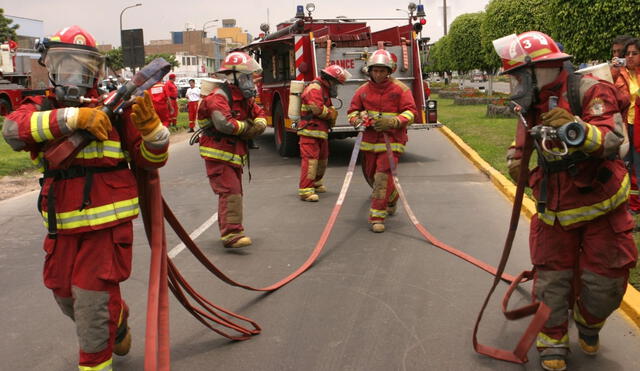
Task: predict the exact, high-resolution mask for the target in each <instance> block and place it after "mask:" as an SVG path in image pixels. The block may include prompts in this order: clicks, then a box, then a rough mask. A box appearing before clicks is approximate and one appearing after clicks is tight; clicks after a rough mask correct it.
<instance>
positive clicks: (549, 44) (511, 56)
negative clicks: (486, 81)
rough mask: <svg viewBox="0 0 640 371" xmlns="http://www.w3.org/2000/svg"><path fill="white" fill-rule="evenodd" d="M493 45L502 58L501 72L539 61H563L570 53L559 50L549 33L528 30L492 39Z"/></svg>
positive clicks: (511, 70) (569, 56)
mask: <svg viewBox="0 0 640 371" xmlns="http://www.w3.org/2000/svg"><path fill="white" fill-rule="evenodd" d="M493 47H494V49H495V50H496V52H497V53H498V55H499V56H500V59H501V60H502V68H503V72H502V73H509V72H513V71H514V70H516V69H518V68H520V67H523V66H527V65H532V64H536V63H540V62H550V61H563V60H566V59H569V58H571V55H569V54H566V53H563V52H562V51H560V48H559V47H558V44H556V42H555V41H553V39H552V38H551V37H549V35H547V34H545V33H542V32H538V31H528V32H525V33H522V34H520V35H518V36H516V35H515V34H512V35H509V36H505V37H503V38H500V39H497V40H493Z"/></svg>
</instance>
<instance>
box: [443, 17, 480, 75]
mask: <svg viewBox="0 0 640 371" xmlns="http://www.w3.org/2000/svg"><path fill="white" fill-rule="evenodd" d="M484 19H485V13H484V12H478V13H466V14H462V15H460V16H458V17H457V18H456V19H455V20H454V21H453V22H452V23H451V28H450V29H449V35H448V37H449V38H450V39H451V40H450V46H449V47H450V48H451V51H452V53H451V57H452V58H451V62H452V68H451V69H454V70H458V71H460V72H462V73H465V72H469V71H471V70H474V69H481V70H486V69H487V63H486V61H485V60H486V59H485V58H484V51H483V50H482V45H481V43H480V28H481V26H482V23H483V22H484Z"/></svg>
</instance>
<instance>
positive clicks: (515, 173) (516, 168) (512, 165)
mask: <svg viewBox="0 0 640 371" xmlns="http://www.w3.org/2000/svg"><path fill="white" fill-rule="evenodd" d="M515 155H516V149H515V148H513V147H511V148H509V150H508V151H507V168H508V169H509V175H510V176H511V179H513V180H514V181H515V182H516V183H518V177H519V176H520V163H521V161H520V159H515V158H513V157H514V156H515Z"/></svg>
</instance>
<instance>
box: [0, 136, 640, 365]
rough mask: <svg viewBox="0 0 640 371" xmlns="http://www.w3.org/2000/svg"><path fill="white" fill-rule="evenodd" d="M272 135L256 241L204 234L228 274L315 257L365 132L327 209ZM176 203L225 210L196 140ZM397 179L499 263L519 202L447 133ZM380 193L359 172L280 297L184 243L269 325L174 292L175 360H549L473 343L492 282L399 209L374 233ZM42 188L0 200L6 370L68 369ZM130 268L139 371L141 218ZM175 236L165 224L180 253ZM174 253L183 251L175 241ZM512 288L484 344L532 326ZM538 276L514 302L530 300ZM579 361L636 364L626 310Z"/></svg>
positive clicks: (435, 222)
mask: <svg viewBox="0 0 640 371" xmlns="http://www.w3.org/2000/svg"><path fill="white" fill-rule="evenodd" d="M272 141H273V134H272V133H271V132H268V133H267V134H265V135H264V136H263V137H261V138H259V140H258V141H257V142H258V144H259V145H260V146H261V148H260V149H259V150H254V151H252V157H251V174H252V181H251V182H250V183H249V182H247V179H246V178H247V177H245V185H244V186H245V193H246V197H245V202H244V211H245V213H244V214H245V220H246V222H245V226H246V228H247V231H248V234H249V235H250V236H251V237H252V238H253V239H254V245H253V246H251V247H250V248H248V249H246V250H243V251H229V250H225V249H223V248H222V247H221V244H220V242H219V240H218V238H219V232H218V230H217V226H215V224H214V226H213V227H212V228H208V229H207V230H206V231H205V232H204V233H203V234H202V235H200V236H199V237H198V238H197V240H196V242H197V243H198V244H199V245H200V247H201V248H202V249H203V250H204V251H205V252H206V254H207V255H208V256H209V257H210V259H212V260H213V261H214V262H215V263H216V264H218V265H219V267H220V268H222V269H223V270H224V271H225V272H226V273H227V274H228V275H230V276H231V277H232V278H234V279H236V280H238V281H240V282H243V283H247V284H250V285H254V286H259V287H263V286H266V285H269V284H272V283H274V282H276V281H277V280H279V279H280V278H282V277H284V276H286V275H288V274H289V273H290V272H292V271H293V270H294V269H295V268H297V267H298V266H299V265H300V264H301V263H302V262H303V261H304V260H305V259H306V258H307V256H308V254H309V253H310V251H311V250H312V248H313V246H314V245H315V243H316V241H317V239H318V238H319V236H320V233H321V231H322V228H323V226H324V224H325V222H326V220H327V217H328V216H329V214H330V212H331V209H332V207H333V205H334V202H335V201H336V198H337V193H338V191H339V188H340V186H341V184H342V180H343V176H344V174H345V171H346V166H347V163H348V160H349V155H350V152H351V148H352V146H353V140H341V141H334V142H332V143H331V153H332V155H331V156H332V158H331V161H330V164H329V168H328V171H327V178H326V184H327V187H328V188H329V192H328V193H326V194H323V195H322V198H321V200H320V202H319V203H303V202H300V201H299V200H298V199H297V196H296V191H297V179H298V173H299V160H298V159H293V158H280V157H279V156H277V154H276V152H275V149H274V147H273V144H272ZM161 176H162V187H163V191H164V194H165V197H166V199H167V201H168V203H169V204H170V205H171V207H172V208H173V209H174V211H175V212H176V214H177V216H178V218H179V219H180V220H181V222H182V223H183V225H185V226H186V228H187V230H188V231H189V232H191V231H193V230H196V229H197V228H198V227H199V226H201V225H202V224H203V223H205V221H207V220H208V219H210V218H211V217H212V216H214V214H215V211H216V202H217V200H216V198H215V197H214V196H213V193H212V192H211V190H210V188H209V185H208V182H207V179H206V177H205V175H204V166H203V163H202V160H201V159H199V157H198V155H197V149H196V148H194V147H189V146H188V144H187V143H186V142H180V143H176V144H174V145H172V149H171V155H170V160H169V163H168V165H167V166H166V167H165V168H163V169H162V172H161ZM400 180H401V182H402V184H403V186H404V189H405V191H406V193H407V197H408V199H409V202H410V203H411V205H412V207H413V208H414V211H415V212H416V214H417V217H418V219H420V220H421V221H422V223H423V224H424V225H425V226H426V227H427V228H428V229H429V230H430V231H431V233H433V234H434V235H435V236H437V237H438V238H439V239H441V240H442V241H444V242H446V243H449V244H451V245H453V246H455V247H457V248H459V249H461V250H463V251H465V252H467V253H469V254H471V255H473V256H475V257H477V258H479V259H481V260H484V261H486V262H488V263H491V264H497V261H498V259H499V254H500V250H501V248H502V245H503V240H504V237H505V235H506V232H507V223H508V219H509V213H510V207H511V205H510V203H509V201H508V200H507V199H506V198H505V197H504V196H503V195H502V194H500V193H499V192H498V191H497V190H496V189H495V188H494V186H493V185H492V184H491V183H490V182H489V181H488V179H487V178H486V177H485V176H484V175H483V174H482V173H480V172H479V171H478V170H477V169H476V168H475V167H473V166H472V165H471V163H470V162H468V160H466V159H465V158H464V157H463V156H462V155H461V154H460V153H459V152H458V151H457V150H456V149H455V147H453V146H452V145H451V144H450V143H449V142H448V140H447V139H446V138H445V137H444V136H443V135H442V134H441V133H440V132H438V131H433V130H432V131H428V132H424V131H420V132H411V133H410V141H409V144H408V146H407V153H406V154H405V155H404V156H403V158H402V162H401V165H400ZM369 194H370V189H369V187H368V186H367V185H366V183H365V182H364V180H363V178H362V177H361V176H360V173H359V171H358V172H356V176H355V177H354V180H353V183H352V186H351V189H350V190H349V193H348V195H347V198H346V201H345V203H344V206H343V210H342V213H341V214H340V216H339V218H338V222H337V224H336V227H335V230H334V231H333V234H332V235H331V237H330V239H329V241H328V243H327V246H326V248H325V250H324V251H323V253H322V254H321V256H320V258H319V261H318V262H317V263H316V264H315V265H314V266H313V267H312V268H311V269H310V270H309V271H308V272H306V273H305V274H303V275H302V276H301V277H299V278H298V279H296V280H295V281H293V282H292V283H290V284H289V285H287V286H285V287H283V288H282V289H280V290H279V291H277V292H274V293H271V294H259V293H255V292H249V291H245V290H242V289H239V288H233V287H230V286H227V285H225V284H223V283H222V282H221V281H219V280H218V279H216V278H215V277H213V276H212V275H211V274H209V273H207V272H206V271H205V270H204V269H203V268H202V267H201V266H200V265H199V263H198V262H196V261H195V259H194V258H193V257H191V256H190V254H189V253H188V252H187V251H182V252H180V253H179V254H177V256H175V258H174V259H173V260H174V262H175V263H176V264H177V266H178V267H179V268H180V269H181V271H182V273H183V274H184V275H185V276H186V277H187V279H188V280H189V281H190V282H191V283H192V284H193V286H194V287H195V288H196V289H197V290H199V291H200V292H201V293H202V294H203V295H204V296H205V297H207V298H209V299H210V300H212V301H213V302H215V303H216V304H219V305H222V306H224V307H226V308H228V309H230V310H233V311H236V312H238V313H240V314H243V315H245V316H248V317H250V318H252V319H254V320H256V321H257V322H258V323H259V324H260V325H261V327H262V329H263V332H262V334H260V335H258V336H256V337H254V338H252V339H250V340H248V341H244V342H230V341H227V340H226V339H224V338H222V337H220V336H219V335H217V334H215V333H213V332H212V331H210V330H208V329H206V328H205V327H204V326H202V325H201V324H200V323H199V322H197V321H196V320H194V319H193V318H192V317H191V316H190V315H189V314H188V313H187V312H186V311H185V310H183V309H182V307H181V306H179V304H178V303H177V302H176V301H175V300H174V299H173V298H171V299H170V300H171V301H170V306H171V313H170V319H171V329H170V331H171V361H172V369H173V370H185V371H187V370H213V369H215V370H239V371H243V370H267V371H271V370H273V371H276V370H278V371H281V370H327V371H329V370H381V371H383V370H384V371H386V370H436V369H437V370H538V369H539V366H538V364H537V355H536V354H535V353H536V352H535V350H531V351H530V353H529V357H530V359H531V361H530V362H529V363H528V364H526V365H525V366H520V365H515V364H509V363H505V362H499V361H495V360H491V359H489V358H486V357H483V356H480V355H478V354H476V353H474V351H473V348H472V344H471V334H472V328H473V324H474V322H475V318H476V315H477V312H478V310H479V308H480V305H481V303H482V301H483V299H484V297H485V295H486V293H487V291H488V289H489V287H490V284H491V276H490V275H489V274H487V273H485V272H484V271H481V270H479V269H477V268H476V267H474V266H472V265H470V264H468V263H466V262H463V261H461V260H459V259H458V258H456V257H453V256H452V255H449V254H447V253H445V252H443V251H441V250H439V249H437V248H435V247H433V246H431V245H430V244H428V243H426V242H425V241H424V240H423V239H422V238H421V236H420V235H419V234H418V233H417V232H416V231H415V229H414V228H413V227H412V225H411V224H410V223H409V221H408V220H407V218H406V216H405V214H404V212H403V210H402V208H401V207H400V208H399V210H398V214H397V215H396V216H393V217H391V218H390V219H389V220H388V222H387V232H385V233H383V234H374V233H372V232H370V231H368V229H367V222H366V214H367V210H368V202H369ZM36 196H37V195H36V194H34V193H30V194H26V195H24V196H20V197H17V198H14V199H10V200H6V201H3V202H0V233H1V234H2V235H3V236H5V237H4V240H3V242H2V245H1V247H0V279H1V280H2V282H3V285H2V291H1V292H0V303H1V305H2V309H3V310H2V312H3V315H4V316H3V320H2V321H1V322H0V331H2V334H3V336H2V338H1V340H0V359H2V366H0V368H1V369H3V370H17V369H22V370H43V369H46V370H52V371H57V370H72V369H75V362H76V359H77V349H76V340H75V330H74V327H73V325H72V323H71V322H70V320H69V319H67V318H66V317H64V316H63V315H62V314H61V313H60V310H59V309H58V307H57V306H56V304H55V302H54V300H53V298H52V295H51V293H50V292H49V291H48V290H47V289H45V288H44V286H43V284H42V282H41V270H42V262H43V255H44V254H43V252H42V247H41V240H42V238H43V236H44V228H43V227H42V224H41V221H40V218H39V217H38V215H37V212H36V210H35V207H34V206H35V201H36ZM520 224H521V225H520V229H519V233H518V235H517V237H516V242H515V245H514V251H513V253H512V257H511V260H510V262H509V265H508V267H507V270H508V272H509V273H512V274H517V273H518V272H520V271H522V270H524V269H528V268H529V258H528V248H527V232H528V226H527V221H526V219H524V218H523V219H522V220H521V223H520ZM135 232H136V236H137V238H136V240H135V246H134V268H133V274H132V277H131V278H130V279H129V280H128V281H127V282H125V283H124V285H123V294H124V297H125V299H126V300H127V302H128V303H129V306H130V307H131V311H132V313H131V318H130V325H131V327H132V331H133V341H134V344H133V348H132V350H131V353H130V354H129V355H128V356H126V357H116V358H115V361H114V369H116V370H142V369H143V354H144V344H143V339H144V327H145V308H146V288H147V279H148V260H149V251H148V247H147V245H146V243H145V241H144V239H143V238H142V236H143V233H142V232H141V222H140V221H139V220H138V221H136V223H135ZM178 243H179V241H178V240H177V237H176V236H175V235H174V234H173V233H169V234H168V248H169V249H170V250H171V249H172V248H174V247H175V246H176V245H178ZM174 252H175V250H174ZM505 288H506V285H502V284H501V285H500V286H499V288H498V290H497V294H496V295H494V299H493V300H492V302H491V303H490V306H489V308H488V310H487V312H486V314H485V318H484V321H483V323H482V325H481V330H480V341H481V342H484V343H488V344H491V345H494V346H502V347H508V348H512V347H513V346H515V343H516V342H517V340H518V339H519V336H520V334H521V333H522V331H523V330H524V328H525V326H526V322H525V321H517V322H507V321H506V320H505V319H504V318H503V317H502V315H501V314H500V309H499V307H500V301H501V297H502V293H503V292H504V290H505ZM529 290H530V285H529V284H527V285H525V289H523V290H521V291H519V292H516V293H515V294H514V298H513V300H512V301H513V304H512V305H513V306H516V305H522V304H524V303H525V302H526V301H527V299H528V292H529ZM571 336H572V337H571V340H572V343H571V347H572V351H573V352H572V354H571V358H570V360H569V362H570V367H571V368H572V369H580V370H633V369H640V362H639V361H638V355H637V350H638V349H640V337H638V332H637V331H636V330H635V329H634V328H633V327H632V326H631V325H630V322H628V321H627V320H625V319H624V318H622V317H621V316H620V315H618V314H615V315H614V316H612V317H611V319H610V320H609V321H608V322H607V325H606V327H605V329H604V330H603V332H602V336H601V338H602V353H601V354H600V355H598V356H597V357H595V358H589V357H587V356H585V355H583V354H582V353H581V352H580V350H579V349H578V346H577V340H576V333H575V327H574V326H572V329H571Z"/></svg>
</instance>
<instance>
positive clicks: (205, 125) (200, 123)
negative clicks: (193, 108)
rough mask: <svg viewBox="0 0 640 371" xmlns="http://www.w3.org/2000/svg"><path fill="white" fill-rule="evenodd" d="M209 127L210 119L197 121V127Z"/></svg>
mask: <svg viewBox="0 0 640 371" xmlns="http://www.w3.org/2000/svg"><path fill="white" fill-rule="evenodd" d="M209 125H211V119H202V120H198V126H200V127H201V128H204V127H207V126H209Z"/></svg>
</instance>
